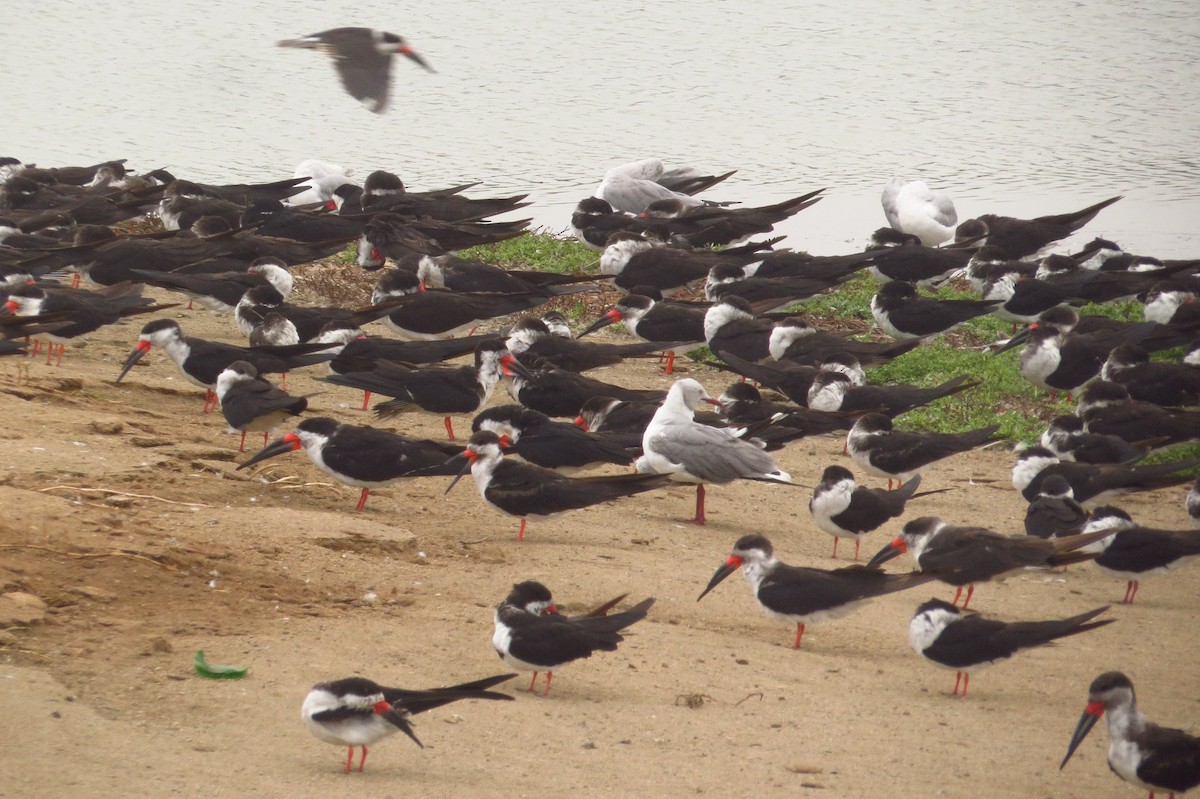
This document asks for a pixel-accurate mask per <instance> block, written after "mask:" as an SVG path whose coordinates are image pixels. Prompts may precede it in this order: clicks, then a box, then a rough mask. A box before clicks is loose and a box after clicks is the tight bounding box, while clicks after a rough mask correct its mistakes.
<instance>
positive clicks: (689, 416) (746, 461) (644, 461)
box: [636, 378, 792, 524]
mask: <svg viewBox="0 0 1200 799" xmlns="http://www.w3.org/2000/svg"><path fill="white" fill-rule="evenodd" d="M701 402H707V403H709V404H711V405H717V406H720V404H721V403H720V401H719V400H715V399H713V398H712V397H710V396H709V395H708V392H707V391H705V390H704V386H702V385H700V383H698V382H697V381H695V380H692V379H691V378H684V379H682V380H677V381H676V382H675V385H673V386H671V390H670V391H668V392H667V398H666V399H665V400H663V404H662V406H661V407H659V409H658V411H657V412H655V414H654V418H653V419H651V420H650V424H649V425H647V426H646V431H645V433H643V434H642V453H643V455H642V457H641V458H638V460H637V463H636V465H637V467H638V470H639V471H647V472H652V473H655V474H665V475H670V476H671V479H673V480H678V481H680V482H685V483H695V484H696V515H695V517H694V518H693V519H691V523H692V524H704V523H705V521H706V519H705V516H704V484H705V483H729V482H732V481H734V480H737V479H739V478H741V479H744V480H759V481H763V482H777V483H787V484H789V485H790V484H791V479H792V478H791V476H790V475H789V474H788V473H787V472H785V471H783V470H782V469H780V468H779V464H777V463H775V459H774V458H772V457H771V456H770V455H768V454H767V453H766V452H764V451H763V450H762V449H760V448H759V447H757V446H755V445H754V444H751V443H749V442H747V441H743V440H741V439H739V438H736V437H735V435H736V434H735V433H733V432H732V431H729V430H725V429H718V428H713V427H708V426H706V425H702V424H700V423H699V422H697V421H696V420H695V412H696V407H697V406H698V405H699V404H700V403H701Z"/></svg>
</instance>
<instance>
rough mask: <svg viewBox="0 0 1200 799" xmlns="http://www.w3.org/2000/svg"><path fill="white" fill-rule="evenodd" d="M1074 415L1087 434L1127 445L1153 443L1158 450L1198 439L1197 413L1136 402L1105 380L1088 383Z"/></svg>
mask: <svg viewBox="0 0 1200 799" xmlns="http://www.w3.org/2000/svg"><path fill="white" fill-rule="evenodd" d="M1184 368H1187V369H1190V368H1191V367H1184ZM1075 413H1076V414H1077V415H1078V416H1079V418H1080V419H1081V420H1082V421H1083V426H1084V428H1085V429H1086V430H1087V431H1088V432H1090V433H1097V434H1100V435H1113V436H1117V437H1119V438H1122V439H1124V440H1125V441H1128V442H1130V443H1146V442H1154V441H1156V442H1157V443H1155V444H1153V446H1154V447H1155V448H1158V447H1166V446H1170V445H1172V444H1180V443H1184V442H1188V441H1195V440H1197V439H1200V410H1194V409H1191V410H1189V409H1182V408H1164V407H1163V406H1161V405H1158V404H1156V403H1153V402H1144V401H1141V400H1135V399H1132V398H1131V397H1130V396H1129V390H1128V389H1127V388H1126V387H1125V386H1123V385H1121V384H1119V383H1113V382H1110V381H1108V380H1093V381H1092V382H1091V383H1089V384H1088V385H1087V388H1085V389H1084V390H1083V392H1082V393H1081V394H1080V395H1079V401H1078V403H1077V404H1076V406H1075Z"/></svg>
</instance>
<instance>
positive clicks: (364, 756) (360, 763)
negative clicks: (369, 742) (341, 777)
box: [358, 744, 367, 771]
mask: <svg viewBox="0 0 1200 799" xmlns="http://www.w3.org/2000/svg"><path fill="white" fill-rule="evenodd" d="M362 750H363V754H362V760H360V761H358V770H359V771H362V770H363V766H365V765H367V747H366V744H363V748H362Z"/></svg>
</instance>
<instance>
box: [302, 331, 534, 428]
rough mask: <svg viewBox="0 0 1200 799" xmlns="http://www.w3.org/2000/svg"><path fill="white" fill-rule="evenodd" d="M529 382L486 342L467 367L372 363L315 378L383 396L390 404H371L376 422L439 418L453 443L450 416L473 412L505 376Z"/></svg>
mask: <svg viewBox="0 0 1200 799" xmlns="http://www.w3.org/2000/svg"><path fill="white" fill-rule="evenodd" d="M513 373H516V374H520V375H522V376H523V377H525V378H526V379H533V378H532V375H531V374H530V373H529V371H528V370H526V369H525V367H523V366H522V365H521V364H520V363H519V362H518V361H517V360H516V359H515V358H514V357H513V356H512V353H510V352H509V351H508V349H507V348H506V347H505V346H504V342H502V341H500V340H499V339H490V340H486V341H483V342H481V343H479V344H478V345H477V346H476V347H475V362H474V363H473V364H471V365H469V366H440V365H435V366H422V367H412V366H406V365H404V364H401V363H394V362H389V361H377V362H376V363H375V368H374V369H371V370H370V371H365V372H348V373H346V374H331V375H329V376H327V377H322V378H320V379H321V380H323V381H324V382H326V383H333V384H334V385H336V386H350V387H351V388H357V389H359V390H362V391H370V392H372V393H375V394H383V395H385V396H388V397H392V398H393V399H392V400H390V401H388V402H385V403H382V404H380V405H377V406H376V408H375V413H376V415H377V416H380V417H381V418H387V417H391V416H395V415H398V414H401V413H405V412H407V411H409V410H412V409H413V408H420V409H422V410H425V411H429V412H431V413H437V414H441V415H442V416H444V417H445V424H446V434H447V435H448V436H449V437H450V440H451V441H453V440H454V426H453V424H452V422H451V420H450V417H451V415H452V414H456V413H462V414H465V413H475V412H476V411H478V410H479V409H480V408H481V407H483V406H484V405H485V404H487V401H488V399H489V398H491V396H492V389H494V388H495V387H496V384H497V383H499V382H500V380H501V379H502V378H503V377H504V376H505V375H506V374H513Z"/></svg>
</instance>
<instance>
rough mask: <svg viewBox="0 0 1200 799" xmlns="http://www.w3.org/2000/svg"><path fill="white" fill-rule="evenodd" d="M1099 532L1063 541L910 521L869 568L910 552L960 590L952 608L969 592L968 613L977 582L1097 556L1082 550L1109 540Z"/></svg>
mask: <svg viewBox="0 0 1200 799" xmlns="http://www.w3.org/2000/svg"><path fill="white" fill-rule="evenodd" d="M1110 532H1111V531H1109V530H1098V531H1095V532H1090V533H1081V534H1079V535H1071V536H1064V537H1062V538H1049V539H1044V538H1036V537H1034V536H1028V535H1017V536H1008V535H1001V534H1000V533H997V532H993V531H992V530H988V529H986V528H983V527H965V526H951V525H948V524H946V523H945V522H943V521H942V520H941V519H939V518H937V517H935V516H922V517H920V518H917V519H913V520H912V521H910V522H907V523H906V524H905V525H904V527H903V528H902V529H901V530H900V534H899V535H898V536H896V537H895V538H894V539H892V542H891V543H890V544H888V545H887V546H885V547H884V548H883V549H881V550H879V552H877V553H875V556H874V557H873V558H871V560H870V562H868V563H867V565H868V566H871V567H877V566H880V565H882V564H884V563H886V562H887V561H889V560H891V559H892V558H894V557H896V556H898V555H900V554H902V553H904V552H909V553H911V554H912V557H913V560H915V561H916V562H917V566H918V567H920V569H921V572H922V573H923V574H929V575H931V576H933V577H934V578H936V579H938V580H941V581H942V582H944V583H947V584H949V585H953V586H955V587H956V588H957V589H958V590H957V591H956V592H955V594H954V601H953V603H952V604H955V605H957V604H958V598H959V596H961V595H962V590H963V588H964V587H965V588H966V589H967V598H966V600H965V601H964V602H963V608H966V607H967V605H969V604H971V597H972V596H973V595H974V594H975V583H982V582H986V581H988V580H991V579H993V578H996V577H1000V576H1001V575H1004V574H1007V573H1008V572H1010V571H1014V570H1016V569H1026V568H1031V567H1047V566H1066V565H1068V564H1071V563H1079V562H1082V561H1085V560H1091V559H1093V558H1095V557H1096V553H1095V552H1086V551H1077V550H1081V549H1082V548H1083V547H1085V546H1087V545H1088V544H1090V543H1093V542H1095V541H1099V540H1100V539H1101V538H1103V537H1104V536H1106V535H1108V534H1109V533H1110Z"/></svg>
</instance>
